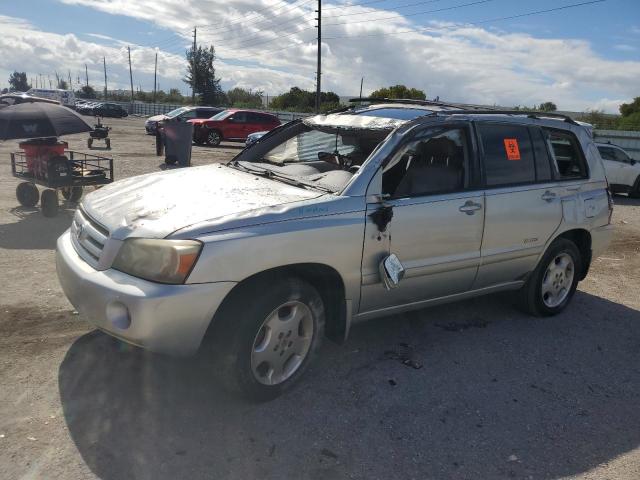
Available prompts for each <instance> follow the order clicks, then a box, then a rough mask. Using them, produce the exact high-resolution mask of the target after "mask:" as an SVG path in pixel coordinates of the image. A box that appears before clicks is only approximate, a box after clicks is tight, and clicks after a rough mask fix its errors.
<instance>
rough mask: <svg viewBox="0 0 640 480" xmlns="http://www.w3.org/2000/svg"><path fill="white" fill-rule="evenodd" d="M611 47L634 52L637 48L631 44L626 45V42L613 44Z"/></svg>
mask: <svg viewBox="0 0 640 480" xmlns="http://www.w3.org/2000/svg"><path fill="white" fill-rule="evenodd" d="M613 48H615V49H616V50H620V51H621V52H635V51H636V50H637V48H636V47H634V46H633V45H628V44H626V43H619V44H618V45H614V46H613Z"/></svg>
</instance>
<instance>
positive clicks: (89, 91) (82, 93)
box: [76, 85, 98, 98]
mask: <svg viewBox="0 0 640 480" xmlns="http://www.w3.org/2000/svg"><path fill="white" fill-rule="evenodd" d="M76 96H78V97H80V98H97V97H98V96H97V95H96V91H95V90H94V88H93V87H92V86H91V85H83V86H82V88H81V89H80V90H78V91H77V92H76Z"/></svg>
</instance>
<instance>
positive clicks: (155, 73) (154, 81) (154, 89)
mask: <svg viewBox="0 0 640 480" xmlns="http://www.w3.org/2000/svg"><path fill="white" fill-rule="evenodd" d="M157 76H158V52H156V66H155V68H154V69H153V103H156V90H157V88H156V86H157V84H156V81H157V78H158V77H157Z"/></svg>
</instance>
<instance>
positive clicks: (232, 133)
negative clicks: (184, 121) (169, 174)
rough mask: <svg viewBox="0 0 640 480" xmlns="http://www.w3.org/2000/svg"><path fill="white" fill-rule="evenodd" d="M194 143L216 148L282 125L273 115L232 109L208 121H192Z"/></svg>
mask: <svg viewBox="0 0 640 480" xmlns="http://www.w3.org/2000/svg"><path fill="white" fill-rule="evenodd" d="M190 122H191V123H192V124H193V141H194V142H195V143H197V144H203V143H207V144H209V145H212V146H215V145H219V144H220V142H222V141H223V140H231V141H241V142H244V141H245V140H246V139H247V136H249V135H250V134H252V133H255V132H262V131H267V130H271V129H273V128H275V127H277V126H278V125H280V120H279V119H278V117H276V116H275V115H273V114H271V113H265V112H257V111H254V110H239V109H235V108H230V109H228V110H225V111H223V112H220V113H219V114H217V115H215V116H213V117H211V118H209V119H207V120H190Z"/></svg>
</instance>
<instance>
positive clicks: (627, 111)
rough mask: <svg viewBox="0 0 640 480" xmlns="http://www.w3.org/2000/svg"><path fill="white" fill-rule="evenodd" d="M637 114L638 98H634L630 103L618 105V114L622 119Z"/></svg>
mask: <svg viewBox="0 0 640 480" xmlns="http://www.w3.org/2000/svg"><path fill="white" fill-rule="evenodd" d="M637 112H640V97H636V98H634V99H633V102H631V103H623V104H622V105H620V113H621V114H622V116H623V117H627V116H629V115H632V114H634V113H637Z"/></svg>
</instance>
